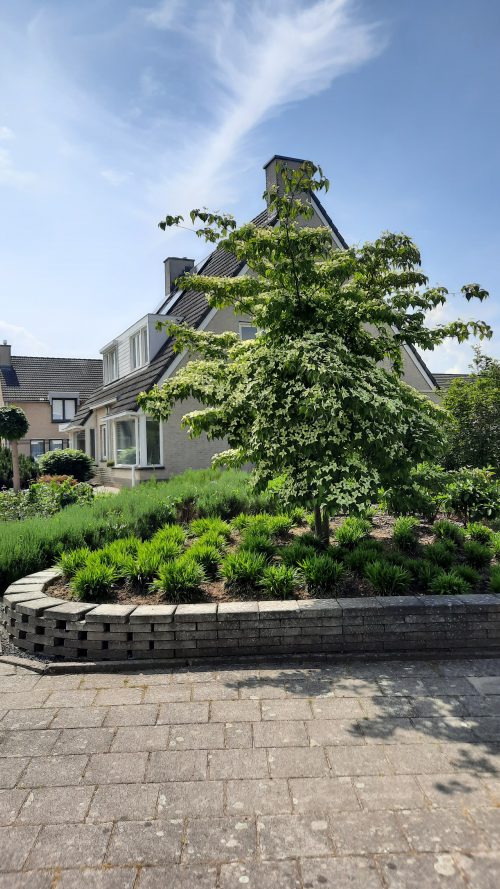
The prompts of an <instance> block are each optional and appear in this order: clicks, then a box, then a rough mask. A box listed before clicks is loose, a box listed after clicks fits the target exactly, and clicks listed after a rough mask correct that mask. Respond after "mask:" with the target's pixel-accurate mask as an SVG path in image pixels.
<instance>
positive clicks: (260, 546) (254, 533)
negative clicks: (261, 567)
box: [240, 526, 275, 556]
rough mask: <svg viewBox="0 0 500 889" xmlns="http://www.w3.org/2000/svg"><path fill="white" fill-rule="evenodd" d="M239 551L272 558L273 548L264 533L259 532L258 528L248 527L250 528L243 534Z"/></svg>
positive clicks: (269, 539)
mask: <svg viewBox="0 0 500 889" xmlns="http://www.w3.org/2000/svg"><path fill="white" fill-rule="evenodd" d="M240 549H242V550H251V551H252V552H256V553H262V554H263V555H265V556H272V554H273V553H274V550H275V546H274V543H273V541H272V540H271V537H270V536H269V534H268V533H267V532H266V531H261V530H259V529H258V528H253V527H252V526H250V528H248V529H247V530H246V531H244V532H243V537H242V541H241V547H240Z"/></svg>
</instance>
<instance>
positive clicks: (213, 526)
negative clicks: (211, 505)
mask: <svg viewBox="0 0 500 889" xmlns="http://www.w3.org/2000/svg"><path fill="white" fill-rule="evenodd" d="M189 530H190V532H191V534H193V536H194V537H201V536H202V535H203V534H206V533H208V532H210V533H212V534H217V535H218V536H219V537H224V538H225V539H226V540H229V538H230V537H231V527H230V525H228V523H227V522H224V521H223V520H222V519H219V518H216V517H213V518H204V519H195V520H194V521H193V522H191V525H190V526H189Z"/></svg>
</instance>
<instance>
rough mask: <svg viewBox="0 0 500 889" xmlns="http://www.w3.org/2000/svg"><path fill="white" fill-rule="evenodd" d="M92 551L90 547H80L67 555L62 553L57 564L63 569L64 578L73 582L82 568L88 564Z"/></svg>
mask: <svg viewBox="0 0 500 889" xmlns="http://www.w3.org/2000/svg"><path fill="white" fill-rule="evenodd" d="M90 553H91V550H90V549H89V548H88V546H80V547H79V548H78V549H72V550H70V551H69V552H67V553H62V555H61V558H60V559H59V561H58V563H57V567H58V568H60V569H61V571H62V573H63V574H64V577H65V578H66V579H67V580H71V578H72V577H74V575H75V574H76V572H77V571H79V570H80V568H84V567H85V565H86V564H87V561H88V558H89V556H90Z"/></svg>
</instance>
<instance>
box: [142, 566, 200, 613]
mask: <svg viewBox="0 0 500 889" xmlns="http://www.w3.org/2000/svg"><path fill="white" fill-rule="evenodd" d="M205 580H206V577H205V572H204V571H203V568H202V566H201V565H199V564H198V562H195V560H194V559H189V558H186V556H181V558H179V559H175V560H174V561H173V562H166V563H165V564H164V565H162V566H161V567H160V569H159V571H158V576H157V577H156V578H155V580H153V583H152V584H151V589H152V590H156V591H157V592H160V593H162V594H163V598H164V599H166V600H167V601H168V602H180V601H181V600H182V599H184V598H188V597H192V596H193V595H194V594H195V593H197V592H198V591H199V589H200V586H201V584H202V583H204V582H205Z"/></svg>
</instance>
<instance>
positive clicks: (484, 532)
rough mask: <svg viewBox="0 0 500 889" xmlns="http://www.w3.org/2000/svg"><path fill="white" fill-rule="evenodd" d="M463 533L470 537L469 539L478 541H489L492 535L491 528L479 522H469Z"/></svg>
mask: <svg viewBox="0 0 500 889" xmlns="http://www.w3.org/2000/svg"><path fill="white" fill-rule="evenodd" d="M465 533H466V534H467V537H470V539H471V540H477V542H478V543H490V541H491V538H492V537H493V531H492V530H491V528H488V526H487V525H483V524H481V522H469V524H468V525H467V526H466V528H465Z"/></svg>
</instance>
